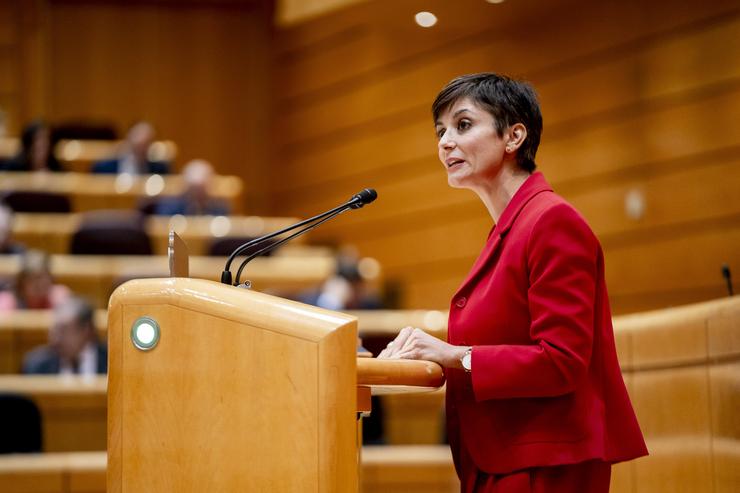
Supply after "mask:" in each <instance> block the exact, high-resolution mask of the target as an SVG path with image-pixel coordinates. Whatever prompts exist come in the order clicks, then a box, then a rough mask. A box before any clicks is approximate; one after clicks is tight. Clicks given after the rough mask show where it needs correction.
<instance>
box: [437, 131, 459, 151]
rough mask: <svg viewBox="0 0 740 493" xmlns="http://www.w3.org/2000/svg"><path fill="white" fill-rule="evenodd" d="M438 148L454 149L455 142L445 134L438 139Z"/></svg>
mask: <svg viewBox="0 0 740 493" xmlns="http://www.w3.org/2000/svg"><path fill="white" fill-rule="evenodd" d="M439 147H440V148H441V149H452V148H453V147H455V141H454V140H453V139H451V138H450V137H448V136H447V134H445V135H443V136H442V138H441V139H439Z"/></svg>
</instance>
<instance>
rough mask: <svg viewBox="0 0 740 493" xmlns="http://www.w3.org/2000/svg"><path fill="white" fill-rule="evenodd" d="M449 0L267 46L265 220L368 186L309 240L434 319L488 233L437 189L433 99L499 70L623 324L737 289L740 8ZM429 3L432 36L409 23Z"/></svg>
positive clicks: (373, 5)
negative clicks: (533, 109) (369, 194)
mask: <svg viewBox="0 0 740 493" xmlns="http://www.w3.org/2000/svg"><path fill="white" fill-rule="evenodd" d="M451 5H452V3H451V2H442V1H438V2H425V3H422V2H400V3H399V2H370V3H368V4H362V5H358V6H356V7H352V8H349V9H346V10H344V11H341V12H337V13H335V14H329V15H327V16H324V17H322V18H321V19H317V20H315V21H312V22H309V23H306V24H303V25H301V26H298V27H294V28H290V29H284V30H282V31H281V32H280V33H279V39H280V41H281V47H280V51H279V55H278V57H277V65H276V69H277V71H276V81H277V83H278V85H277V96H278V105H279V107H278V114H279V115H280V118H279V123H280V136H281V137H282V139H283V140H284V144H283V145H282V146H281V148H280V151H281V159H279V160H277V161H276V164H277V166H278V170H279V171H278V172H277V173H275V174H274V176H276V177H278V178H279V179H277V180H275V181H274V183H273V187H274V190H275V193H274V195H273V198H274V204H276V212H278V213H281V214H298V215H306V214H309V213H312V212H318V211H320V210H322V209H324V208H328V207H330V206H332V205H334V204H336V203H339V202H340V201H342V200H344V199H346V198H347V197H348V196H349V195H351V193H353V192H355V191H356V190H358V189H361V188H363V187H366V186H372V187H375V188H377V190H378V193H379V199H378V201H377V202H376V203H375V204H373V205H372V206H371V207H368V208H366V209H363V210H361V211H358V212H354V213H352V217H349V216H344V217H342V218H340V219H339V220H336V221H335V222H334V223H333V224H332V225H327V227H325V228H324V229H323V230H321V231H320V232H317V233H316V235H317V236H319V237H323V238H327V239H328V238H332V239H337V238H338V239H340V240H341V241H346V242H353V243H355V244H357V246H358V247H359V248H360V250H361V252H362V254H364V255H371V256H375V257H377V258H378V259H379V260H380V261H381V264H382V265H383V266H384V267H385V274H386V276H387V277H388V278H391V279H397V280H400V281H401V282H402V284H403V286H404V287H405V297H404V305H405V306H406V307H444V306H446V304H447V301H448V299H449V298H450V296H451V294H452V293H453V291H454V289H455V288H456V286H457V285H458V283H459V282H460V281H461V279H462V278H463V277H464V275H465V273H466V272H467V270H468V268H469V267H470V265H471V264H472V262H473V261H474V259H475V257H476V256H477V253H478V251H479V249H480V248H481V246H482V244H483V242H484V240H485V235H486V233H487V231H488V230H489V228H490V227H491V221H490V218H489V217H488V216H487V214H486V212H485V210H484V209H483V207H482V206H481V205H480V204H479V202H478V200H477V198H476V197H475V196H474V195H473V194H472V193H470V192H468V191H460V190H452V189H449V188H448V187H447V184H446V179H445V173H444V170H443V169H442V167H441V165H440V164H439V163H438V162H437V160H436V143H435V139H434V135H433V129H432V125H431V118H430V115H429V105H430V103H431V101H432V99H433V98H434V96H435V94H436V93H437V91H438V90H439V88H441V86H442V85H444V84H445V83H446V82H447V81H448V80H449V79H450V78H452V77H454V76H456V75H459V74H463V73H469V72H476V71H500V72H503V73H507V74H513V75H516V76H522V77H524V78H527V79H529V80H531V81H532V82H533V83H534V85H535V86H536V88H537V89H538V91H539V93H540V98H541V102H542V106H543V112H544V118H545V128H544V133H543V141H542V145H541V148H540V152H539V154H538V163H539V164H540V169H541V170H542V171H543V172H544V173H545V175H546V176H547V178H548V179H549V180H550V182H551V183H552V184H553V185H554V187H555V189H556V190H557V191H559V192H561V193H562V194H563V195H564V196H565V197H566V198H567V199H568V200H570V201H572V202H573V203H574V204H575V205H576V206H577V207H578V208H579V209H580V210H581V211H582V212H583V213H584V214H585V215H586V217H587V219H588V220H589V222H590V223H591V225H592V227H593V228H594V230H595V231H596V233H597V234H598V236H599V237H600V238H601V240H602V243H603V246H604V249H605V251H606V257H607V275H608V283H609V288H610V294H611V298H612V301H613V305H614V308H615V311H616V312H617V313H621V312H629V311H635V310H642V309H647V308H653V307H660V306H667V305H671V304H678V303H685V302H689V301H695V300H701V299H708V298H713V297H719V296H723V295H724V294H725V292H726V291H725V288H724V284H723V281H722V277H721V274H720V269H721V265H722V263H723V262H724V263H728V264H730V266H731V267H732V269H733V271H734V272H735V273H736V274H735V279H737V278H738V277H740V194H738V193H737V190H740V166H738V165H739V164H740V127H739V126H738V125H737V124H736V120H737V115H738V114H740V113H739V111H738V110H740V65H738V63H737V60H738V59H739V58H740V41H739V40H740V11H739V10H738V8H737V4H736V2H731V1H722V0H720V1H717V2H712V3H706V2H701V1H689V2H686V1H679V0H660V1H657V2H590V1H585V0H576V1H569V2H542V1H534V0H519V1H510V2H506V3H504V4H502V5H489V4H486V3H485V2H482V1H481V2H473V1H469V2H468V1H466V2H455V3H454V7H451ZM422 6H424V8H426V9H429V10H432V11H433V12H435V13H437V15H438V17H439V18H440V22H439V24H438V26H437V27H435V28H433V29H429V30H422V29H420V28H418V27H416V26H415V25H413V23H412V22H411V19H412V16H413V13H414V12H415V11H416V9H417V8H418V9H420V8H421V7H422ZM627 194H632V195H635V194H637V195H641V196H642V197H643V198H644V200H645V211H644V215H643V216H642V217H641V218H640V219H631V218H629V217H628V216H627V215H626V213H625V197H626V196H627ZM736 289H737V287H736Z"/></svg>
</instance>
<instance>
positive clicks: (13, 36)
mask: <svg viewBox="0 0 740 493" xmlns="http://www.w3.org/2000/svg"><path fill="white" fill-rule="evenodd" d="M2 5H3V7H2V11H3V13H4V14H6V15H3V16H2V17H0V43H1V42H5V43H6V44H5V45H0V48H3V47H5V48H6V49H5V50H4V51H3V52H2V53H3V54H4V55H5V56H0V64H1V65H0V66H1V67H2V69H3V70H0V73H1V74H3V75H2V76H0V105H2V106H7V107H8V111H9V112H10V113H11V115H10V119H11V122H12V125H11V126H12V128H11V131H12V132H13V133H14V134H15V135H17V132H18V129H19V128H20V127H21V125H22V123H23V122H26V121H28V120H30V119H32V118H36V117H43V118H46V119H47V120H49V121H50V122H52V123H62V122H67V121H71V120H93V121H101V122H111V123H112V124H113V125H115V126H116V127H117V128H118V129H119V132H120V133H121V134H125V131H126V129H127V127H128V126H129V125H130V124H131V123H133V122H134V121H136V120H138V119H147V120H150V121H152V122H153V123H154V124H155V126H156V127H157V130H158V134H159V137H161V138H164V139H171V140H174V141H175V142H177V144H178V146H179V150H180V153H179V156H178V160H177V161H178V162H177V167H178V168H179V167H180V166H182V164H184V163H185V162H186V161H187V160H189V159H193V158H196V157H200V158H206V159H208V160H210V161H212V162H213V164H214V166H216V168H217V170H218V171H219V172H220V173H223V174H238V175H241V176H243V177H244V179H245V189H246V191H247V196H248V198H249V199H248V200H249V202H248V204H247V210H249V211H250V212H262V213H264V212H268V211H267V210H266V208H265V206H264V204H265V202H266V197H267V194H268V190H267V189H266V187H265V186H264V183H265V181H266V173H267V172H268V167H267V166H265V164H264V163H265V162H266V159H267V156H268V155H269V152H270V145H269V143H268V141H269V139H270V124H269V121H270V108H271V94H272V91H271V68H272V65H271V47H272V34H273V29H272V7H271V5H272V2H270V1H266V0H265V1H263V0H230V1H224V0H185V1H174V0H164V1H162V0H160V1H154V0H148V1H145V0H136V1H123V0H107V1H97V2H94V1H81V0H29V1H26V0H13V1H9V2H2ZM5 67H8V68H9V69H10V70H8V71H7V72H6V70H5ZM6 81H9V82H6Z"/></svg>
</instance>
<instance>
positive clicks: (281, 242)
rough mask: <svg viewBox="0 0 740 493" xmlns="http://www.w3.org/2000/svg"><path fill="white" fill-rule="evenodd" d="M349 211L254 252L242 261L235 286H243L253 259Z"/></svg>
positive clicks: (247, 285) (323, 220) (339, 212)
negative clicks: (245, 270) (243, 274)
mask: <svg viewBox="0 0 740 493" xmlns="http://www.w3.org/2000/svg"><path fill="white" fill-rule="evenodd" d="M347 209H349V207H347V208H346V209H342V210H339V211H336V212H334V213H333V214H332V215H330V216H327V217H325V218H323V219H321V220H320V221H317V222H315V223H314V224H311V225H309V226H306V227H305V228H303V229H301V230H299V231H297V232H295V233H293V234H292V235H290V236H286V237H285V238H283V239H282V240H280V241H277V242H275V243H270V244H269V245H267V246H265V247H263V248H261V249H260V250H257V251H256V252H253V253H251V254H250V255H249V256H248V257H247V258H245V259H244V260H243V261H242V263H241V265H239V269H238V270H237V271H236V281H235V282H234V285H235V286H242V284H241V283H240V282H239V281H240V279H241V277H242V271H243V270H244V268H245V267H246V266H247V264H248V263H249V262H251V261H252V260H253V259H255V258H256V257H259V256H260V255H262V254H264V253H267V252H269V251H270V250H272V249H273V248H277V247H279V246H280V245H282V244H283V243H285V242H286V241H290V240H292V239H293V238H295V237H296V236H300V235H302V234H304V233H308V232H309V231H311V230H312V229H314V228H315V227H316V226H319V225H320V224H323V223H325V222H326V221H328V220H330V219H333V218H334V217H336V216H338V215H339V214H341V213H343V212H346V211H347ZM251 286H252V283H251V282H249V281H246V282H245V283H244V286H243V287H246V288H250V287H251Z"/></svg>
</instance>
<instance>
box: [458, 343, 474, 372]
mask: <svg viewBox="0 0 740 493" xmlns="http://www.w3.org/2000/svg"><path fill="white" fill-rule="evenodd" d="M460 363H461V364H462V367H463V369H464V370H465V371H466V372H468V373H470V370H471V369H472V366H473V348H472V347H471V348H469V349H468V350H467V351H465V354H463V355H462V358H460Z"/></svg>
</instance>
